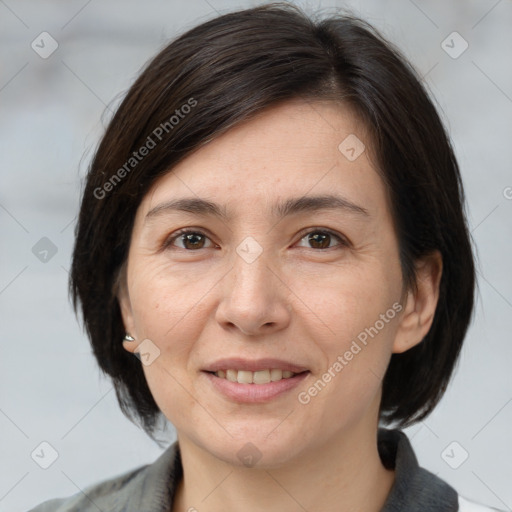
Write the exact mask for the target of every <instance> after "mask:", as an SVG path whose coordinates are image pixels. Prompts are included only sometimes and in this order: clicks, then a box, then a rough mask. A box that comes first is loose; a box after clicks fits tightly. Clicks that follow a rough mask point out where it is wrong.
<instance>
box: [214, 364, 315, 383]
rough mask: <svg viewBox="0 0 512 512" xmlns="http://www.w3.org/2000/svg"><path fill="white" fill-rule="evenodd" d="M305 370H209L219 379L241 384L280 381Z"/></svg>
mask: <svg viewBox="0 0 512 512" xmlns="http://www.w3.org/2000/svg"><path fill="white" fill-rule="evenodd" d="M305 372H307V370H305V371H303V372H292V371H290V370H281V369H280V368H271V369H266V370H259V371H256V372H251V371H249V370H234V369H226V370H218V371H216V372H208V373H211V374H212V375H215V377H218V378H219V379H226V380H228V381H230V382H238V383H239V384H256V385H262V384H268V383H269V382H279V381H280V380H283V379H290V378H293V377H295V376H296V375H300V374H301V373H305Z"/></svg>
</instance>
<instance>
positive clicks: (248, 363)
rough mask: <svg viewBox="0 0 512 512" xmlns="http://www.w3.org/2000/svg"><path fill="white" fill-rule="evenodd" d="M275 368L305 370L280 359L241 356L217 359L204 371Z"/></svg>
mask: <svg viewBox="0 0 512 512" xmlns="http://www.w3.org/2000/svg"><path fill="white" fill-rule="evenodd" d="M274 368H277V369H279V370H289V371H291V372H293V373H301V372H304V371H307V368H305V367H303V366H299V365H297V364H294V363H290V362H288V361H283V360H282V359H272V358H263V359H252V360H249V359H243V358H241V357H230V358H224V359H218V360H217V361H215V362H213V363H211V364H209V365H208V366H206V367H205V368H203V370H204V371H207V372H217V371H219V370H246V371H250V372H257V371H259V370H272V369H274Z"/></svg>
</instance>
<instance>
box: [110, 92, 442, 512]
mask: <svg viewBox="0 0 512 512" xmlns="http://www.w3.org/2000/svg"><path fill="white" fill-rule="evenodd" d="M349 134H355V135H357V136H358V138H359V139H361V140H362V141H363V142H364V144H365V145H366V148H367V150H365V151H364V152H363V153H362V154H361V155H360V156H359V157H358V158H357V159H356V160H354V161H349V160H348V159H347V158H346V157H345V156H344V155H343V154H342V153H341V152H340V150H339V149H338V146H339V144H340V143H341V142H342V141H343V140H344V139H345V138H346V137H347V136H348V135H349ZM370 144H371V141H370V140H368V139H367V136H366V134H365V130H364V126H362V125H361V123H359V122H358V120H357V119H356V117H355V116H354V115H353V114H352V113H351V111H350V110H348V108H346V107H343V106H340V105H337V104H334V103H330V102H322V103H321V102H313V103H307V102H304V101H299V100H294V101H287V102H285V103H283V104H280V105H278V106H274V107H272V108H270V109H267V110H266V111H263V112H261V113H260V114H259V115H258V116H257V117H256V118H254V119H252V120H249V121H247V122H245V123H243V124H240V125H238V126H236V127H234V128H232V129H231V130H230V131H228V132H226V133H225V134H224V135H222V136H221V137H219V138H217V139H216V140H213V141H211V142H209V143H208V144H207V145H205V146H203V147H202V148H201V149H199V150H198V151H196V152H195V153H193V154H191V155H189V156H188V157H187V158H186V159H185V160H183V161H182V162H181V163H179V164H178V165H177V166H176V167H175V168H174V169H173V170H172V172H170V173H168V174H167V175H165V176H164V177H163V178H161V179H160V180H159V181H157V182H156V183H155V185H154V186H153V188H152V189H151V190H150V191H149V192H148V193H147V194H146V196H145V197H144V199H143V201H142V203H141V204H140V207H139V209H138V211H137V215H136V219H135V224H134V229H133V233H132V239H131V245H130V250H129V255H128V266H127V273H126V281H125V283H124V284H123V286H122V289H121V292H120V294H119V300H120V305H121V310H122V314H123V320H124V324H125V327H126V331H127V332H129V333H130V334H131V335H132V336H133V337H134V338H135V339H136V342H132V343H127V342H124V347H125V348H126V350H129V351H131V352H133V351H136V350H137V346H138V343H139V342H141V341H142V340H144V339H149V340H151V342H152V343H154V345H155V346H157V347H158V349H159V350H160V355H159V356H158V357H157V358H156V359H155V360H154V362H152V364H150V365H148V366H146V365H145V366H144V372H145V375H146V378H147V381H148V384H149V387H150V389H151V392H152V394H153V396H154V398H155V400H156V402H157V404H158V405H159V407H160V409H161V410H162V412H163V413H164V415H165V416H166V417H167V418H168V420H169V421H170V422H171V423H172V424H173V425H174V426H175V428H176V430H177V434H178V440H179V444H180V449H181V456H182V463H183V468H184V479H183V480H182V482H181V483H180V486H179V488H178V493H177V496H176V499H175V503H174V507H173V510H174V511H178V510H179V511H182V510H183V511H185V510H188V509H189V508H190V507H195V508H196V509H197V510H200V511H203V510H204V511H221V510H222V511H234V510H239V509H240V506H242V505H243V507H244V509H246V510H251V511H259V510H261V511H263V510H265V511H266V512H268V511H273V510H276V511H277V510H279V511H281V512H282V511H288V510H289V511H292V510H299V509H301V507H304V508H305V509H306V510H308V511H309V512H315V511H320V510H322V511H334V510H336V511H338V512H339V511H340V510H342V511H344V510H347V511H348V510H365V511H378V510H380V508H381V507H382V505H383V503H384V501H385V499H386V497H387V495H388V494H389V491H390V489H391V486H392V483H393V481H394V472H393V471H390V470H386V469H385V468H384V467H383V466H382V463H381V461H380V458H379V455H378V452H377V440H376V431H377V425H378V408H379V403H380V398H381V384H382V378H383V377H384V374H385V370H386V368H387V365H388V363H389V359H390V357H391V354H392V353H393V352H403V351H405V350H408V349H409V348H411V347H412V346H414V345H415V344H417V343H419V342H420V341H421V340H422V339H423V337H424V336H425V334H426V333H427V332H428V330H429V328H430V325H431V323H432V319H433V315H434V312H435V307H436V303H437V298H438V287H439V280H440V276H441V269H442V265H441V259H440V256H439V254H434V255H432V256H431V257H429V258H426V259H425V260H424V261H422V262H418V289H417V291H416V292H412V291H408V290H404V289H403V285H402V274H401V268H400V263H399V256H398V242H397V238H396V233H395V230H394V226H393V221H392V218H391V214H390V209H389V204H388V197H387V194H386V190H385V187H384V184H383V181H382V179H381V178H380V176H379V174H378V173H377V172H376V170H375V168H374V166H373V164H372V162H371V161H370V159H369V155H368V153H369V151H368V148H369V147H370ZM333 193H335V194H337V195H340V196H343V197H344V198H345V199H347V200H348V201H350V202H351V203H354V204H356V205H358V206H360V207H362V208H364V209H365V210H366V211H367V215H364V214H361V213H357V212H353V211H350V210H346V209H342V210H319V211H314V212H311V211H310V212H302V213H298V214H294V215H290V216H287V217H284V218H282V219H280V218H278V217H274V216H272V215H271V213H270V207H271V206H272V205H273V204H274V203H277V202H280V201H283V200H286V199H288V198H296V197H302V196H311V195H320V194H333ZM190 196H193V197H200V198H204V199H208V200H210V201H214V202H216V203H219V204H220V205H222V206H225V207H226V209H227V211H228V212H229V213H231V214H232V218H231V220H230V221H229V222H227V221H224V220H221V219H219V218H216V217H214V216H211V215H198V214H195V213H186V212H173V213H167V214H161V215H155V216H152V217H151V220H146V221H145V217H146V214H147V213H148V212H149V211H150V210H151V209H152V208H154V207H155V206H157V205H160V204H162V203H164V202H166V201H169V200H170V199H176V198H180V197H190ZM181 228H192V230H200V231H202V232H204V233H205V235H206V237H201V236H199V238H196V239H195V243H196V245H192V244H190V243H188V244H187V243H186V241H184V240H183V238H182V237H178V238H177V239H175V240H174V241H171V242H170V245H168V246H167V247H164V246H165V242H166V240H167V241H168V240H169V238H170V237H171V235H173V234H175V233H176V231H177V230H179V229H181ZM325 229H329V230H332V231H334V232H335V233H336V234H337V235H338V236H340V238H341V240H345V241H346V243H343V242H341V241H340V240H338V239H337V238H336V237H335V236H332V237H330V238H329V237H327V238H326V239H324V240H323V241H322V239H320V242H316V243H315V240H314V239H313V240H311V238H310V236H307V233H308V232H311V234H314V233H318V231H319V230H320V231H322V230H325ZM246 237H252V238H253V239H254V240H256V241H257V243H258V244H259V245H260V246H261V248H262V253H261V254H260V255H259V257H258V258H257V259H255V261H253V262H251V263H248V262H247V261H246V260H245V259H244V258H242V257H241V256H240V255H239V254H238V253H237V251H236V249H237V247H238V246H239V245H240V244H241V242H242V241H243V240H244V239H245V238H246ZM191 247H192V248H191ZM195 247H199V248H195ZM323 247H327V248H323ZM393 304H395V305H396V304H400V305H401V307H402V309H401V311H400V313H399V314H397V315H396V316H394V318H393V319H392V320H389V321H388V322H386V323H385V325H384V327H383V328H382V329H380V330H379V332H378V334H377V335H375V336H374V337H373V338H369V339H368V343H367V345H366V346H363V347H362V350H361V351H360V352H359V353H357V355H354V357H353V358H352V360H351V361H349V362H348V364H347V365H346V366H344V367H343V369H342V371H339V372H338V373H336V376H335V377H333V378H332V379H331V381H330V382H329V383H328V384H327V385H326V386H325V387H324V388H323V389H322V390H321V391H320V392H318V393H317V394H316V396H313V397H311V400H310V401H309V403H307V404H303V403H300V401H299V400H298V398H297V396H298V393H299V392H301V391H307V390H308V389H309V388H310V387H311V386H312V385H313V384H314V383H315V382H316V381H318V379H320V378H321V377H322V375H323V374H324V373H325V372H326V371H328V369H329V368H330V367H332V366H333V363H334V362H335V361H336V360H337V358H338V356H343V355H344V354H345V352H346V351H347V350H349V349H350V346H351V343H352V342H353V340H355V339H356V338H357V336H358V334H360V333H361V332H363V331H364V330H365V329H366V328H369V327H371V326H375V324H376V321H377V320H379V318H382V317H381V316H380V315H382V314H384V315H385V314H386V312H387V311H388V310H389V309H390V308H392V306H393ZM221 357H242V358H246V359H258V358H262V357H274V358H279V359H284V360H287V361H291V362H293V363H296V364H299V365H301V366H304V367H306V368H308V369H309V370H310V372H311V373H310V374H309V375H308V376H307V378H306V380H304V381H303V382H302V383H301V384H300V385H299V386H298V388H296V389H293V390H291V391H289V392H286V393H284V394H282V395H280V396H278V397H276V398H274V399H273V400H271V401H268V402H266V403H261V404H253V403H251V404H244V403H236V402H234V401H232V400H230V399H228V398H226V397H225V396H223V395H221V394H220V393H219V392H218V391H216V390H215V389H214V387H213V386H212V385H211V384H210V382H209V380H208V379H207V378H206V377H205V375H204V374H203V373H202V372H201V370H202V369H203V368H204V367H205V366H206V365H207V364H209V363H212V362H214V361H215V360H216V359H218V358H221ZM248 442H250V443H252V444H253V445H254V446H256V447H257V449H258V451H259V453H260V454H261V459H260V460H259V461H258V463H257V464H256V465H255V466H254V467H251V468H248V467H246V466H244V465H243V463H242V461H241V459H240V458H239V457H238V455H237V453H238V451H239V450H240V449H241V448H242V447H244V446H245V445H246V443H248Z"/></svg>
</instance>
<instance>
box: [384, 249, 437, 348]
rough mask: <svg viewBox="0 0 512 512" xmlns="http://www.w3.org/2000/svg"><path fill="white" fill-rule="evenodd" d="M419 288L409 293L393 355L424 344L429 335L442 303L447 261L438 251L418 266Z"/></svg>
mask: <svg viewBox="0 0 512 512" xmlns="http://www.w3.org/2000/svg"><path fill="white" fill-rule="evenodd" d="M415 267H416V289H410V290H408V291H407V298H406V304H405V308H404V312H403V313H402V316H401V318H400V323H399V326H398V331H397V334H396V337H395V342H394V344H393V353H401V352H405V351H406V350H409V349H410V348H412V347H414V346H415V345H417V344H419V343H421V341H423V338H424V337H425V336H426V335H427V333H428V331H429V330H430V327H431V326H432V322H433V320H434V314H435V312H436V307H437V301H438V300H439V284H440V282H441V275H442V272H443V258H442V256H441V253H440V252H439V251H434V252H433V253H431V254H429V255H428V256H425V257H423V258H422V259H421V260H419V261H418V262H417V263H416V265H415Z"/></svg>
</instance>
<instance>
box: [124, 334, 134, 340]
mask: <svg viewBox="0 0 512 512" xmlns="http://www.w3.org/2000/svg"><path fill="white" fill-rule="evenodd" d="M124 341H135V338H132V337H131V336H130V335H129V334H128V333H126V334H125V335H124Z"/></svg>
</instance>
